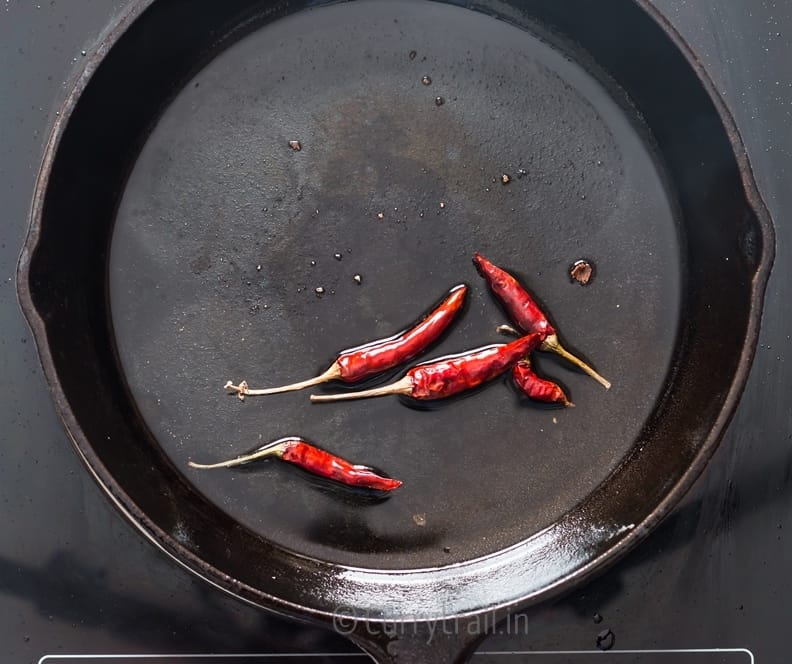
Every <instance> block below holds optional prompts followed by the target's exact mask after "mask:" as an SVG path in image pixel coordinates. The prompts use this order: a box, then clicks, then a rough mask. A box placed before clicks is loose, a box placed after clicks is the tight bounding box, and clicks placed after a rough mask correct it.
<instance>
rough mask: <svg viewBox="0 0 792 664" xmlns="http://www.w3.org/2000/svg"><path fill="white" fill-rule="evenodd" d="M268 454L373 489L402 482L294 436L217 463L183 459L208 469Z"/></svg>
mask: <svg viewBox="0 0 792 664" xmlns="http://www.w3.org/2000/svg"><path fill="white" fill-rule="evenodd" d="M270 457H274V458H276V459H281V460H282V461H286V462H288V463H291V464H293V465H295V466H298V467H299V468H302V469H303V470H306V471H308V472H309V473H312V474H314V475H318V476H320V477H324V478H327V479H330V480H334V481H336V482H339V483H341V484H346V485H348V486H354V487H359V488H364V489H373V490H375V491H393V490H394V489H398V488H399V487H400V486H401V485H402V482H401V480H396V479H393V478H391V477H384V476H382V475H379V474H377V473H376V472H375V471H374V470H373V469H372V468H369V467H368V466H359V465H356V464H352V463H350V462H349V461H347V460H346V459H342V458H341V457H338V456H335V455H334V454H331V453H330V452H327V451H326V450H323V449H321V448H319V447H316V446H315V445H313V444H312V443H309V442H308V441H306V440H305V439H303V438H299V437H297V436H289V437H286V438H280V439H278V440H274V441H272V442H271V443H267V444H265V445H262V446H260V447H257V448H255V449H254V450H251V451H250V452H246V453H245V454H240V455H239V456H237V457H234V458H233V459H228V460H226V461H220V462H218V463H209V464H204V463H195V462H194V461H188V462H187V463H188V465H189V466H190V467H191V468H198V469H200V470H208V469H215V468H233V467H235V466H243V465H246V464H248V463H252V462H253V461H258V460H259V459H266V458H270Z"/></svg>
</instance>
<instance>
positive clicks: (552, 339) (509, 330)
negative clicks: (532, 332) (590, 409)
mask: <svg viewBox="0 0 792 664" xmlns="http://www.w3.org/2000/svg"><path fill="white" fill-rule="evenodd" d="M495 329H496V331H497V332H500V333H501V334H511V335H514V336H515V337H519V336H520V333H519V332H518V331H517V330H515V329H514V328H513V327H512V326H511V325H498V327H497V328H495ZM539 350H544V351H549V352H551V353H555V354H556V355H559V356H560V357H563V358H564V359H565V360H566V361H567V362H570V363H572V364H574V365H575V366H576V367H578V368H579V369H582V370H583V371H585V372H586V373H587V374H588V375H589V376H591V377H592V378H593V379H594V380H596V381H597V382H598V383H599V384H600V385H602V387H604V388H605V389H606V390H609V389H610V388H611V384H610V381H608V380H606V379H605V378H603V377H602V376H600V375H599V374H598V373H597V372H596V371H594V369H592V368H591V367H590V366H589V365H588V364H586V363H585V362H584V361H583V360H581V359H580V358H578V357H575V356H574V355H572V353H570V352H569V351H568V350H567V349H566V348H564V347H563V346H562V345H561V342H560V341H559V340H558V335H557V334H551V335H549V336H547V337H546V338H545V340H544V341H543V342H542V343H541V345H540V346H539Z"/></svg>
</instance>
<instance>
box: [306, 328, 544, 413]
mask: <svg viewBox="0 0 792 664" xmlns="http://www.w3.org/2000/svg"><path fill="white" fill-rule="evenodd" d="M541 340H542V335H540V334H537V333H533V334H529V335H527V336H524V337H522V338H520V339H517V340H516V341H512V342H511V343H510V344H495V345H492V346H486V347H484V348H479V349H476V350H473V351H467V352H466V353H462V354H460V355H453V356H449V357H442V358H439V359H437V360H432V361H431V362H426V363H424V364H419V365H417V366H415V367H413V368H412V369H410V370H409V371H408V372H407V374H406V375H405V376H404V377H403V378H401V379H400V380H398V381H396V382H395V383H392V384H391V385H384V386H382V387H376V388H374V389H371V390H364V391H362V392H347V393H344V394H319V395H317V394H312V395H311V401H315V402H322V401H346V400H347V399H363V398H366V397H382V396H385V395H388V394H403V395H406V396H409V397H412V398H413V399H420V400H433V399H443V398H445V397H450V396H452V395H454V394H459V393H460V392H464V391H465V390H469V389H471V388H474V387H477V386H478V385H481V384H482V383H485V382H487V381H488V380H491V379H493V378H496V377H497V376H499V375H500V374H502V373H503V372H504V371H506V370H508V369H509V367H511V366H512V365H514V364H515V363H516V362H517V361H518V360H519V359H520V358H522V357H524V356H526V355H528V354H529V353H530V352H531V351H533V350H534V349H535V348H536V347H537V346H538V345H539V343H540V342H541Z"/></svg>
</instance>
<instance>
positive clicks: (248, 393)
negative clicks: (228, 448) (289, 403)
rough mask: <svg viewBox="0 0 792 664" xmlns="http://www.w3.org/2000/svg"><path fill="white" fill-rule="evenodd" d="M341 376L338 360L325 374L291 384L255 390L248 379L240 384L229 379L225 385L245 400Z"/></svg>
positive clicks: (301, 387) (291, 390)
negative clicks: (250, 386)
mask: <svg viewBox="0 0 792 664" xmlns="http://www.w3.org/2000/svg"><path fill="white" fill-rule="evenodd" d="M340 377H341V369H340V367H339V366H338V362H333V364H331V365H330V368H329V369H328V370H327V371H325V372H324V373H323V374H320V375H319V376H316V377H315V378H309V379H308V380H304V381H301V382H299V383H292V384H291V385H281V386H280V387H267V388H264V389H254V390H253V389H250V388H249V387H248V384H247V381H246V380H243V381H242V382H241V383H240V384H239V385H234V384H233V383H232V382H231V381H230V380H229V381H228V382H227V383H226V384H225V385H223V387H224V388H225V389H226V390H231V391H232V392H236V393H237V396H238V397H239V399H240V401H244V400H245V397H259V396H264V395H265V394H278V393H280V392H294V391H295V390H302V389H304V388H306V387H312V386H313V385H319V384H320V383H326V382H327V381H330V380H335V379H336V378H340Z"/></svg>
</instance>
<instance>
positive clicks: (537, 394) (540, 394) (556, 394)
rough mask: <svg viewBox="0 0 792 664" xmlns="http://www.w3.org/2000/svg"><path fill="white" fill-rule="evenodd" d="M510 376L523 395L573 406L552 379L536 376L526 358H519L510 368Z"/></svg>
mask: <svg viewBox="0 0 792 664" xmlns="http://www.w3.org/2000/svg"><path fill="white" fill-rule="evenodd" d="M512 378H513V379H514V384H515V385H516V386H517V389H519V390H520V392H522V393H523V394H524V395H525V396H527V397H529V398H530V399H533V400H534V401H541V402H542V403H550V404H559V405H561V406H564V407H566V408H574V407H575V404H573V403H572V402H571V401H570V400H569V398H568V397H567V395H566V393H565V392H564V390H563V389H561V386H560V385H558V384H556V383H554V382H553V381H552V380H547V379H546V378H542V377H541V376H538V375H537V374H536V372H534V370H533V367H532V366H531V361H530V360H529V359H528V358H524V359H522V360H520V361H519V362H518V363H517V364H516V365H514V369H512Z"/></svg>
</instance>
